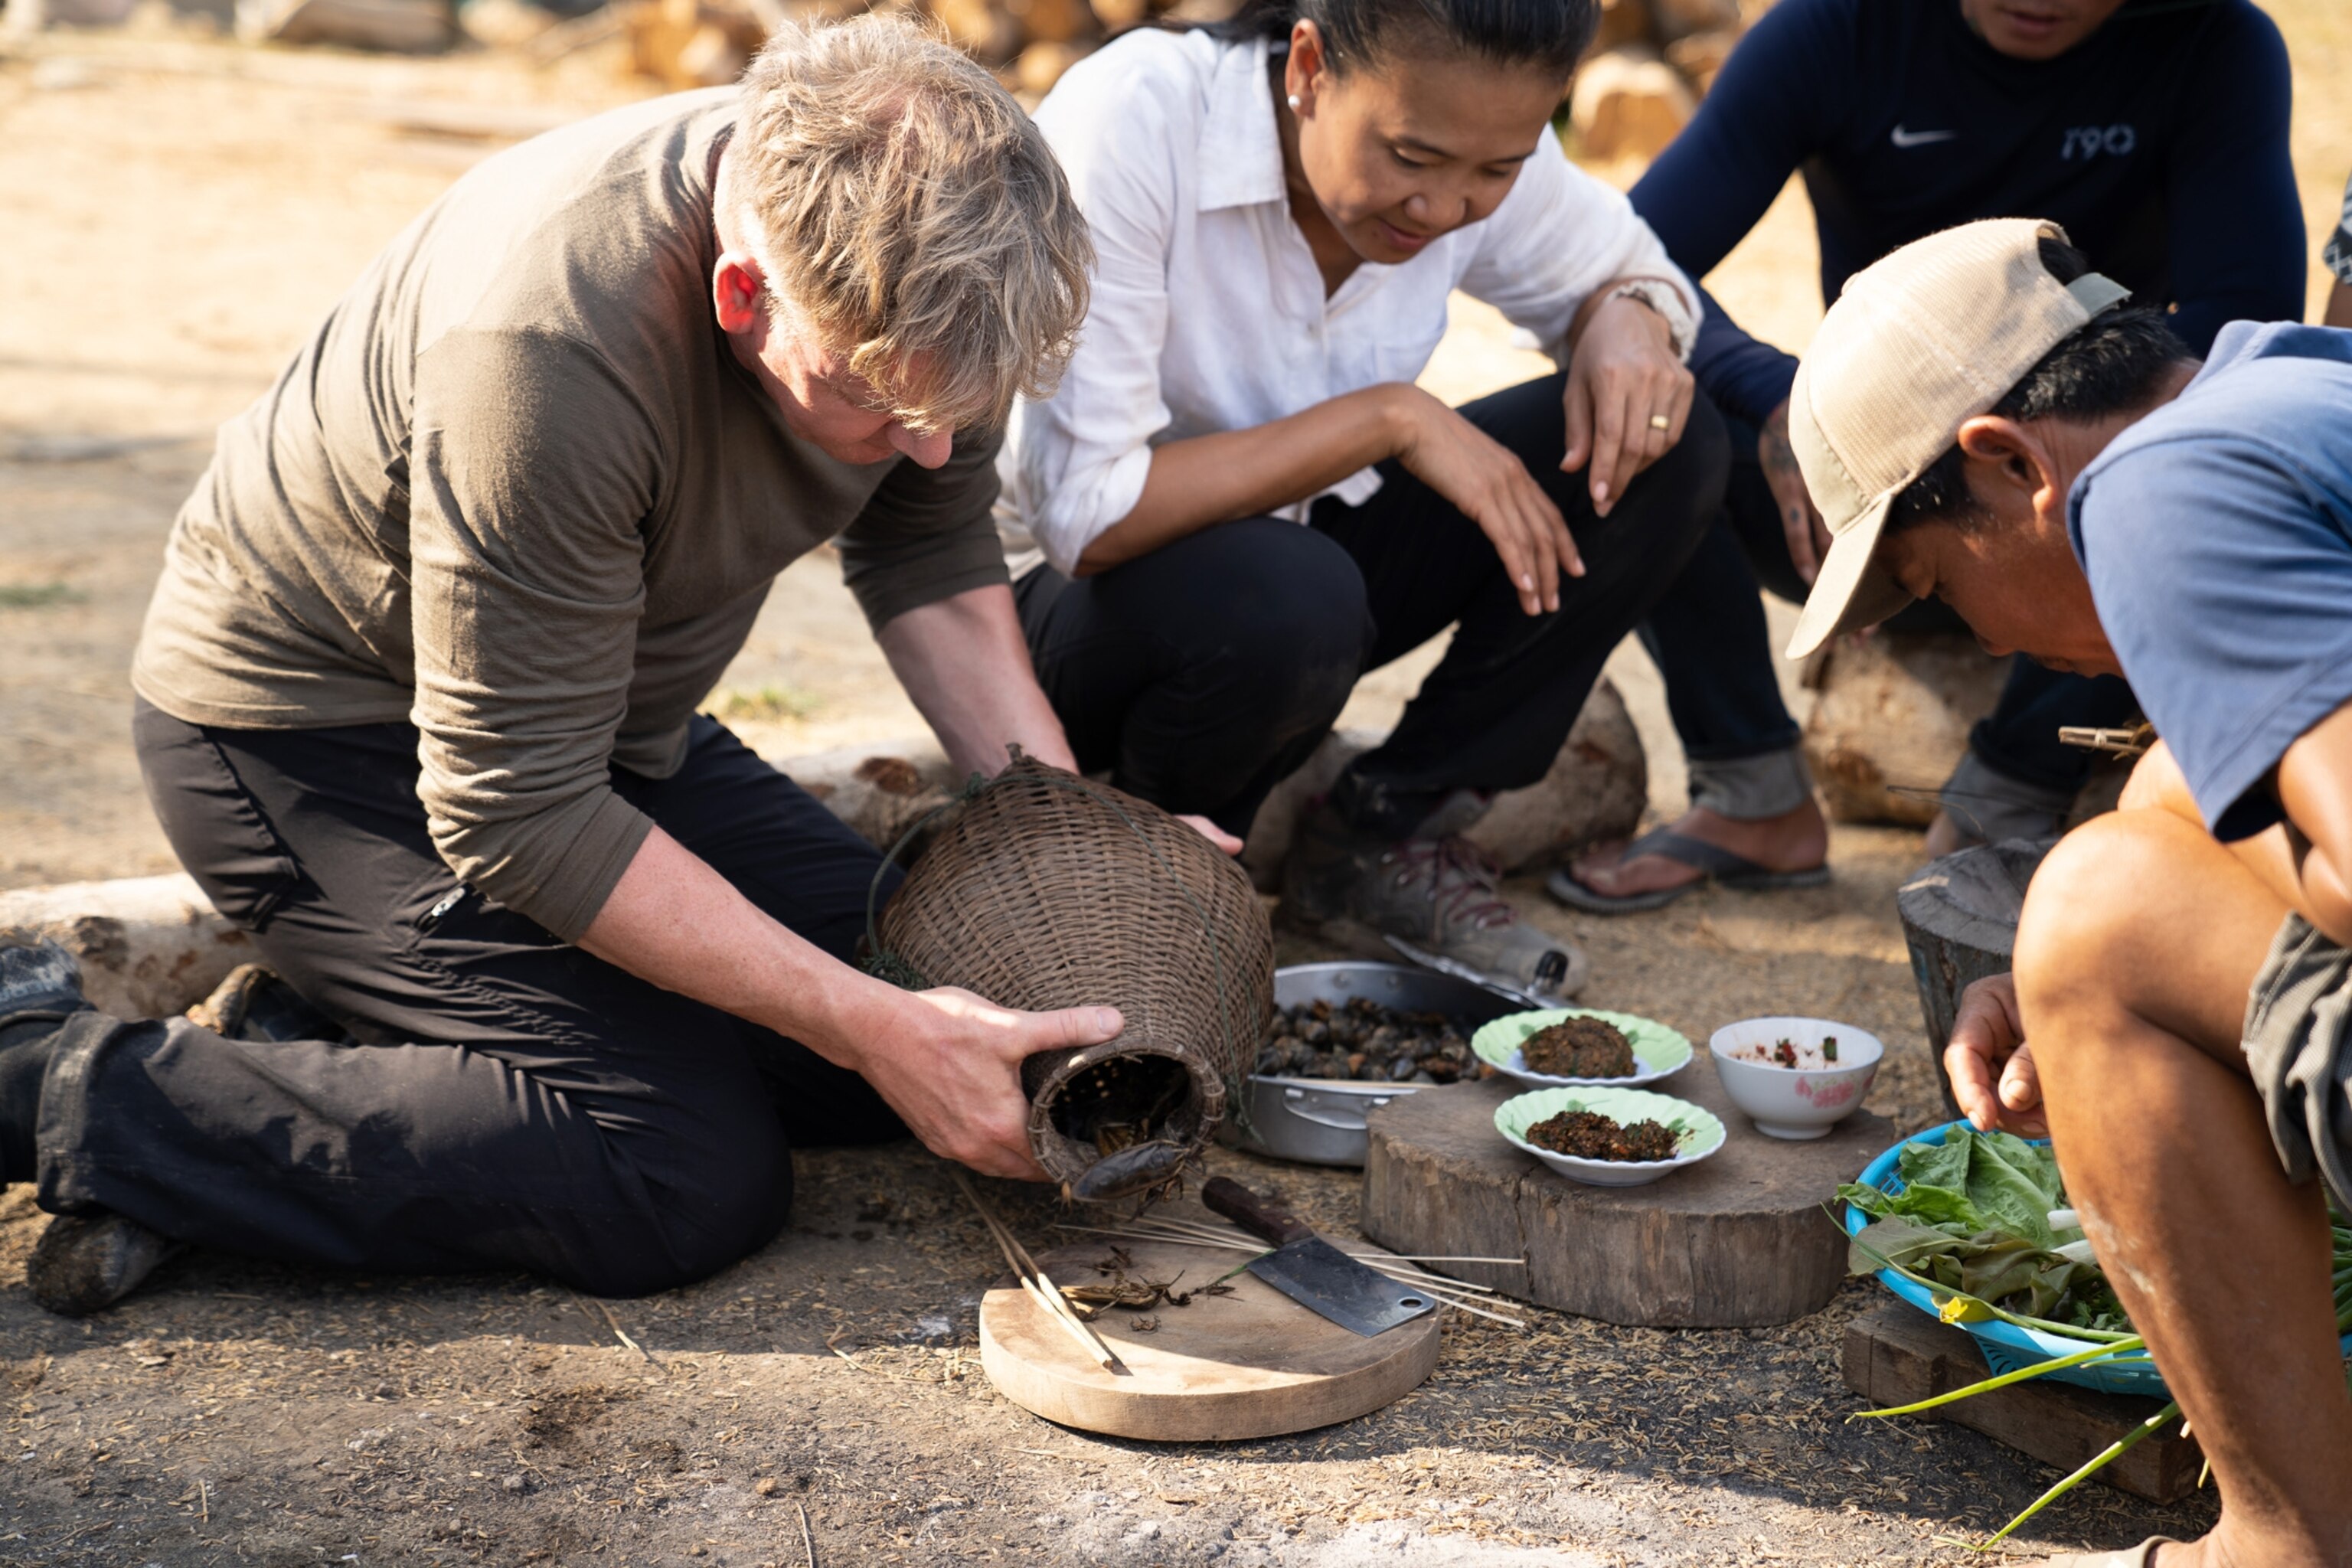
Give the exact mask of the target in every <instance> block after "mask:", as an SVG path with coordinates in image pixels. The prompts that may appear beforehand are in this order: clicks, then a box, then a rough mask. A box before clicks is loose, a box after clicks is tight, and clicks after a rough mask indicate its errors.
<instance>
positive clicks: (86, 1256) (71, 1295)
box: [25, 1213, 186, 1318]
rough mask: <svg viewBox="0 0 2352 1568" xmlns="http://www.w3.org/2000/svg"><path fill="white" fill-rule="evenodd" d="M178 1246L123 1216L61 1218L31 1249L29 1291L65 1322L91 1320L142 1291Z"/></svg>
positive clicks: (27, 1270) (27, 1273) (27, 1272)
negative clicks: (159, 1265)
mask: <svg viewBox="0 0 2352 1568" xmlns="http://www.w3.org/2000/svg"><path fill="white" fill-rule="evenodd" d="M185 1250H186V1248H185V1247H183V1246H182V1244H180V1243H179V1242H176V1241H173V1239H172V1238H171V1237H167V1236H164V1235H163V1234H161V1233H160V1232H157V1231H152V1230H150V1229H148V1228H147V1227H146V1226H143V1225H141V1224H140V1223H139V1222H138V1221H137V1220H134V1219H126V1218H124V1217H123V1216H122V1215H119V1214H106V1213H100V1214H87V1215H80V1214H61V1215H58V1216H57V1217H56V1218H55V1219H52V1220H51V1221H49V1227H48V1229H47V1230H45V1231H43V1232H42V1233H41V1239H40V1240H39V1241H37V1242H36V1243H35V1244H34V1245H33V1256H32V1257H31V1258H27V1259H26V1262H25V1288H26V1289H27V1290H29V1291H30V1292H31V1293H32V1297H33V1300H36V1301H37V1302H39V1303H40V1304H41V1305H42V1306H44V1307H46V1308H47V1309H48V1310H50V1311H52V1312H55V1313H57V1314H58V1316H59V1317H61V1318H87V1317H89V1315H90V1314H91V1313H92V1312H95V1311H99V1310H101V1309H103V1308H107V1307H110V1306H112V1305H114V1303H115V1302H117V1301H120V1300H122V1298H124V1297H125V1296H128V1295H129V1294H131V1291H133V1290H136V1289H138V1288H139V1285H140V1282H141V1281H142V1280H143V1279H146V1278H147V1276H148V1275H150V1274H152V1273H153V1272H154V1271H155V1266H156V1265H157V1264H159V1263H162V1262H163V1260H164V1259H166V1258H171V1257H173V1255H175V1254H177V1253H180V1252H183V1251H185Z"/></svg>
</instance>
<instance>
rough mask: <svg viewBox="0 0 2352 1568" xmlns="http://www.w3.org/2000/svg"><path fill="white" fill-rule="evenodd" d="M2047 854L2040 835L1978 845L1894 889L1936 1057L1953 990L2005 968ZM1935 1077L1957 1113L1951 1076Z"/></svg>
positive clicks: (1945, 1040) (1948, 1025)
mask: <svg viewBox="0 0 2352 1568" xmlns="http://www.w3.org/2000/svg"><path fill="white" fill-rule="evenodd" d="M2049 852H2050V841H2049V840H2046V839H2043V840H2034V839H2024V838H2012V839H2010V840H2009V841H2007V842H2006V843H2002V844H1981V845H1979V846H1978V847H1976V848H1973V849H1963V850H1961V851H1960V852H1959V853H1958V854H1957V855H1947V856H1945V857H1944V858H1942V859H1940V860H1935V861H1930V862H1929V863H1928V864H1927V867H1926V868H1924V869H1923V870H1921V871H1920V872H1919V874H1918V875H1917V876H1916V877H1914V878H1912V879H1910V880H1909V881H1907V882H1906V883H1904V884H1903V886H1902V888H1901V889H1899V890H1897V891H1896V893H1895V913H1896V914H1897V915H1898V916H1899V917H1901V919H1902V921H1903V940H1904V941H1905V942H1906V943H1907V944H1908V945H1909V947H1910V949H1911V978H1912V979H1913V981H1914V982H1916V984H1917V985H1918V987H1919V1016H1920V1018H1921V1020H1922V1021H1923V1022H1924V1023H1925V1024H1926V1025H1927V1048H1928V1050H1929V1051H1931V1052H1933V1053H1934V1055H1935V1057H1936V1058H1937V1060H1938V1061H1939V1062H1940V1061H1941V1060H1942V1059H1943V1055H1944V1047H1945V1046H1947V1045H1948V1044H1949V1043H1950V1041H1951V1038H1952V1019H1953V1016H1954V1015H1955V1014H1956V1013H1957V1012H1958V1007H1959V1003H1960V993H1961V992H1963V991H1966V990H1967V989H1968V988H1969V986H1970V985H1972V984H1975V983H1976V982H1978V981H1979V980H1982V979H1984V978H1985V977H1986V976H1987V975H1991V974H2006V973H2009V968H2010V954H2011V951H2012V950H2013V948H2014V947H2015V945H2016V942H2017V917H2018V915H2019V913H2020V912H2021V911H2022V910H2024V908H2025V886H2026V884H2027V883H2028V882H2031V881H2032V879H2033V870H2034V868H2035V867H2037V866H2039V865H2041V864H2042V856H2044V855H2046V854H2048V853H2049ZM1937 1082H1938V1083H1939V1084H1940V1085H1941V1087H1942V1089H1943V1091H1944V1105H1945V1108H1946V1109H1947V1110H1949V1111H1950V1112H1951V1113H1952V1114H1953V1115H1954V1116H1956V1117H1957V1116H1958V1115H1959V1113H1960V1108H1959V1105H1958V1102H1957V1101H1955V1100H1953V1099H1952V1086H1951V1082H1950V1080H1949V1079H1945V1078H1943V1077H1942V1075H1941V1074H1940V1073H1939V1074H1938V1075H1937Z"/></svg>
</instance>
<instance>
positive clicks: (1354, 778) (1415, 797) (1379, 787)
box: [1330, 766, 1450, 838]
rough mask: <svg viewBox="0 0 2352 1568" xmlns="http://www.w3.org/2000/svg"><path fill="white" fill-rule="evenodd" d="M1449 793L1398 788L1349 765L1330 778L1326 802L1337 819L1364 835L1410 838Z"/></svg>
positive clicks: (1439, 790)
mask: <svg viewBox="0 0 2352 1568" xmlns="http://www.w3.org/2000/svg"><path fill="white" fill-rule="evenodd" d="M1449 793H1450V792H1449V791H1446V790H1442V789H1437V790H1420V789H1417V790H1406V789H1399V788H1398V787H1396V786H1395V785H1394V784H1390V783H1388V782H1386V781H1385V780H1382V779H1377V778H1368V777H1366V776H1365V775H1364V774H1363V773H1360V772H1359V771H1357V769H1356V768H1354V767H1353V766H1350V767H1349V768H1348V769H1347V770H1346V771H1344V772H1343V773H1340V774H1339V777H1338V778H1337V779H1335V780H1333V781H1332V784H1331V794H1330V802H1331V809H1332V810H1333V811H1334V812H1336V813H1338V815H1339V820H1340V821H1342V822H1344V823H1346V824H1347V825H1348V826H1349V827H1351V828H1353V829H1355V831H1357V832H1358V833H1360V834H1363V835H1364V836H1365V837H1369V838H1410V837H1412V834H1413V829H1415V828H1417V827H1419V826H1421V825H1422V824H1423V823H1424V822H1426V821H1428V820H1429V816H1430V814H1431V813H1432V812H1433V811H1435V810H1436V809H1437V807H1438V805H1439V804H1440V803H1441V802H1443V801H1444V799H1445V797H1446V795H1448V794H1449Z"/></svg>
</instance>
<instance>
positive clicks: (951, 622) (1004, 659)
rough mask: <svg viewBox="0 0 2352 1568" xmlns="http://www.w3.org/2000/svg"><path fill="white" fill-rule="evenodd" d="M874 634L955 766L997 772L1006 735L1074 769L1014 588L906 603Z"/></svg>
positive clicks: (959, 769)
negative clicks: (1033, 659) (913, 605)
mask: <svg viewBox="0 0 2352 1568" xmlns="http://www.w3.org/2000/svg"><path fill="white" fill-rule="evenodd" d="M877 640H878V641H879V642H880V643H881V645H882V652H883V653H884V655H885V656H887V658H889V660H890V668H891V670H892V671H893V672H894V673H895V674H896V675H897V676H898V684H899V685H901V686H903V687H905V688H906V689H907V695H908V696H909V697H911V698H913V699H914V700H915V706H916V707H917V708H919V709H920V710H922V714H923V718H924V720H925V721H927V722H929V725H930V727H931V731H932V733H934V734H936V735H937V736H939V738H940V745H941V746H943V747H945V748H946V749H947V753H948V761H949V762H950V763H954V764H955V768H956V771H957V773H995V772H996V771H997V770H998V769H1000V768H1002V767H1003V766H1004V764H1005V763H1006V762H1007V761H1008V760H1009V759H1008V757H1007V755H1006V752H1005V746H1006V744H1007V743H1008V742H1015V743H1018V744H1019V745H1020V747H1021V749H1022V750H1024V752H1028V753H1029V754H1030V755H1031V756H1033V757H1035V758H1036V759H1038V760H1039V761H1040V762H1045V763H1052V764H1053V765H1054V766H1055V767H1057V768H1066V769H1068V770H1069V771H1070V772H1072V773H1076V771H1077V766H1078V764H1077V761H1076V758H1074V757H1073V756H1072V755H1071V754H1070V742H1069V741H1068V739H1067V738H1066V737H1065V736H1064V734H1063V733H1062V721H1061V720H1060V719H1058V718H1056V717H1055V713H1054V705H1053V704H1052V703H1050V702H1048V701H1047V700H1045V692H1044V691H1042V690H1040V689H1038V686H1037V673H1036V671H1035V669H1034V668H1032V667H1031V665H1030V662H1029V644H1028V642H1027V641H1026V640H1025V639H1024V637H1022V635H1021V617H1020V616H1019V614H1018V613H1017V612H1015V611H1014V609H1013V590H1012V589H1010V588H1007V587H1003V586H1002V585H998V586H992V587H987V588H972V589H968V590H966V591H965V592H963V593H961V594H957V595H951V596H950V597H948V598H945V599H940V600H937V601H935V602H934V603H931V604H929V605H922V606H921V607H920V608H918V609H912V610H908V612H906V613H905V614H904V615H901V616H894V617H892V618H891V619H890V620H889V621H887V622H886V623H884V625H883V626H882V629H881V631H880V632H879V633H878V634H877Z"/></svg>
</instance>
